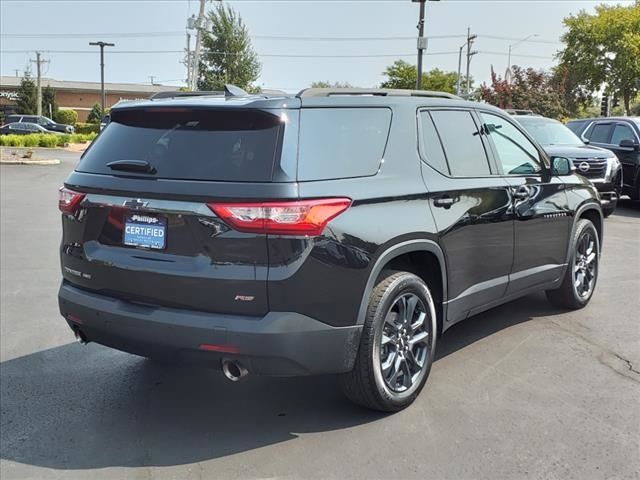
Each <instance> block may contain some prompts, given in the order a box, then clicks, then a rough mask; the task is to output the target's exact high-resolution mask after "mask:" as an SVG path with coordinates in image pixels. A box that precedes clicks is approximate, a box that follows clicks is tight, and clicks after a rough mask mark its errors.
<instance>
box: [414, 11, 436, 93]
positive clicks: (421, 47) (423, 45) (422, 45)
mask: <svg viewBox="0 0 640 480" xmlns="http://www.w3.org/2000/svg"><path fill="white" fill-rule="evenodd" d="M411 1H412V2H413V3H416V2H417V3H420V14H419V17H418V27H417V28H418V71H417V76H416V90H420V89H421V88H422V56H423V55H424V51H425V50H426V49H427V39H426V38H425V36H424V10H425V3H426V2H427V0H411ZM428 1H430V2H439V1H440V0H428Z"/></svg>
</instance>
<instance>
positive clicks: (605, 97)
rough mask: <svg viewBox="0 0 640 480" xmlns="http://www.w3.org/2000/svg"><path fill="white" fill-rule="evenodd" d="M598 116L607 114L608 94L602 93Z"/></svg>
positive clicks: (606, 115)
mask: <svg viewBox="0 0 640 480" xmlns="http://www.w3.org/2000/svg"><path fill="white" fill-rule="evenodd" d="M600 116H602V117H608V116H609V95H607V94H604V95H602V103H601V104H600Z"/></svg>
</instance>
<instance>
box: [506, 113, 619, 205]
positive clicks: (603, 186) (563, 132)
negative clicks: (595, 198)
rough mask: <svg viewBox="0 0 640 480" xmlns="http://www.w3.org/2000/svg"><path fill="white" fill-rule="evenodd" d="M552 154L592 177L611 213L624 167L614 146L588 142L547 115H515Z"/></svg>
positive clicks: (617, 196)
mask: <svg viewBox="0 0 640 480" xmlns="http://www.w3.org/2000/svg"><path fill="white" fill-rule="evenodd" d="M513 118H515V119H516V120H517V121H518V122H519V123H520V125H522V126H523V127H524V128H525V130H526V131H527V132H529V134H530V135H531V136H532V137H533V138H535V139H536V140H537V141H538V143H539V144H540V145H542V148H544V150H545V152H547V154H548V155H549V156H550V157H565V158H569V159H570V160H571V161H572V162H573V164H574V166H575V168H576V173H578V174H580V175H582V176H583V177H586V178H588V179H589V180H590V181H591V183H593V184H594V185H595V187H596V189H597V190H598V192H599V193H600V201H601V202H602V212H603V213H604V216H605V217H608V216H609V215H611V214H612V213H613V212H614V210H615V209H616V206H617V205H618V198H619V197H620V194H621V192H622V168H621V165H620V161H619V160H618V157H616V156H615V154H613V153H612V152H611V151H610V150H607V149H604V148H600V147H596V146H594V145H587V144H585V142H584V141H583V140H581V139H580V138H579V137H578V136H577V135H576V134H575V133H573V132H572V131H571V130H569V129H568V128H567V127H566V126H565V125H564V124H562V123H561V122H558V121H557V120H553V119H551V118H545V117H540V116H538V117H534V116H530V115H525V116H514V117H513Z"/></svg>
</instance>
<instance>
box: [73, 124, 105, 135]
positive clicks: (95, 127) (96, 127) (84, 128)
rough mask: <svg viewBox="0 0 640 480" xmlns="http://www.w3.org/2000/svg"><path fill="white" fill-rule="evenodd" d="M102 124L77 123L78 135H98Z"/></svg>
mask: <svg viewBox="0 0 640 480" xmlns="http://www.w3.org/2000/svg"><path fill="white" fill-rule="evenodd" d="M99 131H100V124H98V123H77V124H76V133H98V132H99Z"/></svg>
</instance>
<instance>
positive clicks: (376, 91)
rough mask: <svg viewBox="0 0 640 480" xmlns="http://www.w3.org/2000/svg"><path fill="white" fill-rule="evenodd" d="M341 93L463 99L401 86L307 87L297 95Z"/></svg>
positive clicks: (332, 95)
mask: <svg viewBox="0 0 640 480" xmlns="http://www.w3.org/2000/svg"><path fill="white" fill-rule="evenodd" d="M340 95H371V96H380V97H430V98H448V99H451V100H462V98H461V97H458V96H457V95H453V94H452V93H447V92H433V91H430V90H403V89H399V88H305V89H304V90H301V91H299V92H298V94H297V95H296V97H299V98H308V97H334V96H340Z"/></svg>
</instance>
